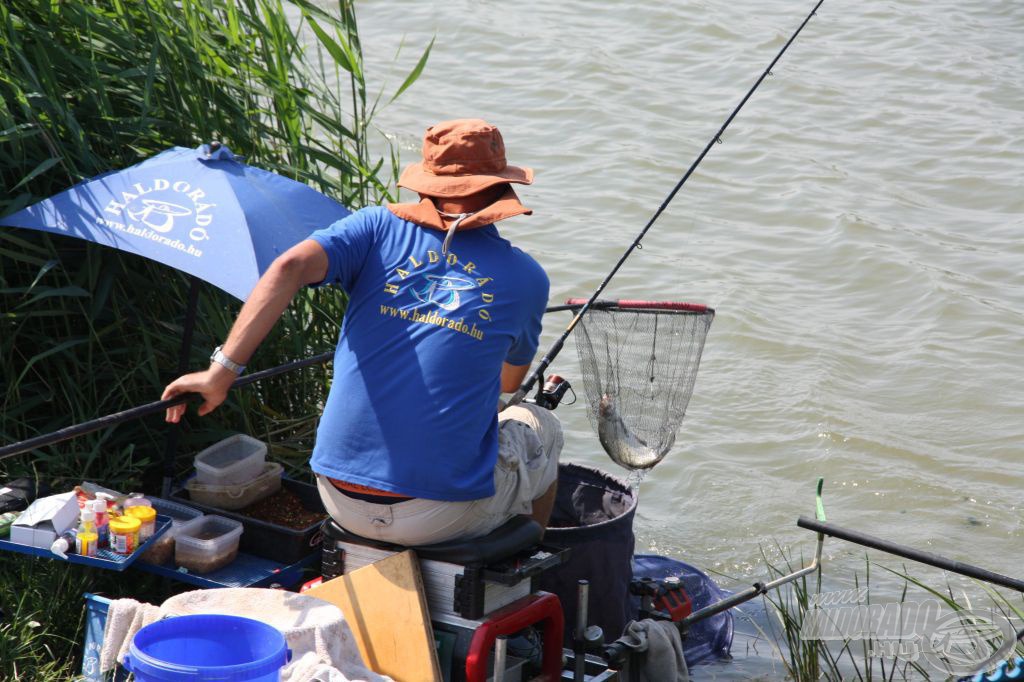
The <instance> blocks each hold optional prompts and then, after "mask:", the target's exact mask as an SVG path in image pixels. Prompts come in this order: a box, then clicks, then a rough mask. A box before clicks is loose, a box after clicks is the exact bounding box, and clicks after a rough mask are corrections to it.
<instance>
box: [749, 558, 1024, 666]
mask: <svg viewBox="0 0 1024 682" xmlns="http://www.w3.org/2000/svg"><path fill="white" fill-rule="evenodd" d="M780 554H782V557H783V558H782V561H781V562H780V563H779V564H775V563H772V561H771V560H769V559H768V557H767V556H765V561H766V563H767V565H768V566H769V570H770V572H771V574H772V576H773V577H777V576H781V575H783V574H785V573H789V572H791V571H792V570H794V566H793V565H792V564H791V562H790V561H789V559H788V558H787V557H786V556H785V555H784V553H782V552H781V550H780ZM872 567H875V568H881V569H882V570H883V571H885V572H886V573H887V574H890V575H892V576H894V577H895V578H896V579H897V583H895V585H894V584H893V583H892V582H889V581H885V583H884V585H883V587H881V588H880V589H881V590H882V592H883V593H884V594H886V595H893V594H894V589H895V590H897V591H898V592H897V595H898V596H897V597H896V599H895V602H896V603H898V604H901V605H903V604H910V603H912V602H919V601H921V600H922V599H929V598H932V597H933V598H935V599H937V600H938V601H939V602H941V603H942V604H944V606H945V607H947V608H948V609H949V610H950V613H951V614H952V613H962V612H964V611H965V610H967V609H971V608H973V607H974V606H975V605H972V603H971V600H970V598H969V597H968V595H967V594H966V593H961V594H959V596H958V595H957V594H956V593H955V592H954V590H953V588H952V587H951V586H950V585H949V583H948V582H947V583H946V584H945V585H944V586H943V587H941V588H940V587H935V586H934V585H932V584H929V582H926V581H925V580H923V579H921V578H917V577H914V576H913V575H912V574H911V573H910V572H909V571H908V570H907V569H906V568H905V567H904V568H903V570H900V571H898V570H894V569H892V568H888V567H886V566H884V565H881V564H878V563H876V562H872V561H870V560H869V559H867V558H865V561H864V574H863V576H861V575H859V574H856V573H855V574H854V576H853V592H855V593H857V595H858V597H857V599H856V601H852V602H850V603H849V604H847V605H846V606H848V607H854V606H867V605H869V604H871V603H872V591H873V590H875V589H878V588H873V587H872ZM883 575H884V574H883ZM815 576H816V577H815V578H814V579H813V580H808V579H807V577H804V578H801V579H800V580H798V581H796V582H794V583H791V584H790V585H786V586H783V587H781V588H779V589H778V590H776V591H775V592H773V593H769V594H768V595H766V596H765V601H766V602H767V604H768V606H769V607H770V610H771V612H772V613H773V614H774V615H775V617H776V621H777V625H775V624H771V625H770V627H769V630H770V632H768V633H764V634H765V635H766V636H768V637H770V638H771V639H772V640H773V641H774V642H775V643H776V646H777V648H778V652H779V655H780V657H781V659H782V663H783V666H784V668H785V669H786V673H787V677H788V678H789V679H793V680H799V681H804V680H822V679H824V680H859V681H861V682H869V681H871V680H881V681H883V682H889V681H891V680H928V679H947V676H946V675H945V674H943V673H941V672H940V671H939V670H938V669H937V668H935V667H932V666H930V665H926V664H925V663H924V662H923V661H916V660H909V658H911V656H906V657H902V658H898V659H895V660H894V659H893V658H891V657H889V658H883V657H877V656H875V655H873V653H872V651H873V650H874V649H876V648H882V649H883V650H884V649H885V642H883V641H882V640H879V639H876V638H875V637H873V636H868V637H865V638H863V639H846V640H843V641H832V642H827V641H822V640H813V639H804V638H803V637H802V636H801V629H802V627H803V625H804V622H805V619H806V616H807V613H808V611H809V610H810V609H812V608H814V606H813V604H812V597H813V595H816V594H821V593H822V584H821V571H820V570H819V571H818V572H817V573H816V574H815ZM876 583H877V580H876ZM975 584H976V585H977V588H978V590H979V593H983V594H984V595H985V597H986V601H987V604H986V605H985V608H993V609H995V610H997V611H998V612H1000V613H1001V614H1002V615H1003V616H1004V617H1006V618H1007V619H1008V620H1009V621H1010V622H1011V624H1016V627H1017V628H1019V627H1020V624H1021V623H1022V622H1024V600H1022V598H1021V596H1020V595H1014V596H1007V595H1006V594H1004V593H1003V592H1001V591H999V590H996V589H995V588H993V587H991V586H989V585H987V584H985V583H980V582H978V583H975ZM885 601H892V599H891V598H889V599H886V600H885ZM964 622H969V621H967V620H965V621H964ZM904 625H905V626H906V627H913V626H914V625H915V624H914V623H904ZM918 625H919V624H918ZM880 634H884V635H886V636H887V639H888V643H889V644H890V645H891V644H892V643H893V640H892V639H891V637H892V635H893V634H894V633H892V632H887V633H880ZM910 635H911V633H909V632H908V633H906V636H907V637H910ZM1013 655H1018V656H1020V655H1024V644H1022V643H1020V642H1018V643H1017V645H1016V647H1015V653H1014V654H1009V655H1008V656H1007V658H1012V657H1013Z"/></svg>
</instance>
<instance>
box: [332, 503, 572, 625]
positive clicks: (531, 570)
mask: <svg viewBox="0 0 1024 682" xmlns="http://www.w3.org/2000/svg"><path fill="white" fill-rule="evenodd" d="M543 531H544V529H543V528H542V527H541V526H540V524H538V523H537V522H536V521H533V520H532V519H530V518H528V517H525V516H517V517H514V518H513V519H512V520H511V521H508V522H507V523H506V524H505V525H503V526H501V527H500V528H498V529H497V530H494V531H492V532H491V533H490V534H488V535H485V536H484V537H481V538H473V539H472V540H456V541H450V542H443V543H439V544H435V545H424V546H419V547H403V546H400V545H393V544H390V543H386V542H381V541H378V540H372V539H370V538H364V537H361V536H359V535H355V534H354V533H350V532H348V531H347V530H345V529H344V528H342V527H341V526H339V525H338V524H337V523H336V522H335V521H334V520H333V519H331V518H328V519H327V520H326V521H324V524H323V538H324V543H323V554H322V564H321V569H322V573H323V580H325V581H326V580H330V579H332V578H336V577H338V576H339V575H343V574H345V573H348V572H351V571H354V570H356V569H358V568H362V567H363V566H366V565H368V564H372V563H373V562H375V561H379V560H381V559H384V558H386V557H389V556H391V555H393V554H396V553H398V552H402V551H405V550H407V549H412V550H413V551H414V552H415V553H416V557H417V558H418V559H419V564H420V573H421V574H422V576H423V585H424V588H425V590H426V593H427V605H428V607H429V609H430V615H431V617H432V618H433V619H434V620H441V621H446V620H448V621H455V622H458V621H459V619H477V618H480V617H482V616H485V615H486V614H488V613H491V612H492V611H495V610H497V609H500V608H501V607H503V606H506V605H508V604H511V603H512V602H515V601H516V600H518V599H521V598H523V597H526V596H528V595H529V594H530V593H531V592H532V591H533V578H535V577H536V576H538V575H540V574H541V573H543V572H544V571H546V570H548V569H549V568H554V567H555V566H558V565H560V564H561V563H563V562H564V561H565V559H566V557H567V555H568V551H567V550H563V549H560V548H555V547H548V546H542V545H540V544H539V542H540V539H541V537H542V535H543Z"/></svg>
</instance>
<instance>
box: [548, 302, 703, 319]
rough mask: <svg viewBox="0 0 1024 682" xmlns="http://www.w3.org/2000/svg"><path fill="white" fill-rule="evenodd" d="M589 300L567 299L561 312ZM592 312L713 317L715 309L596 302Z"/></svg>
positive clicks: (698, 305)
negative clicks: (616, 311) (624, 311)
mask: <svg viewBox="0 0 1024 682" xmlns="http://www.w3.org/2000/svg"><path fill="white" fill-rule="evenodd" d="M588 300H589V299H585V298H569V299H566V301H565V306H564V307H560V308H561V309H563V310H577V309H579V308H582V307H583V306H584V305H586V304H587V301H588ZM590 308H591V309H592V310H628V311H630V312H638V313H644V312H648V313H676V314H684V315H706V314H710V315H714V314H715V309H714V308H710V307H708V306H706V305H704V304H703V303H689V302H685V301H640V300H629V299H619V300H597V301H594V302H593V303H591V304H590Z"/></svg>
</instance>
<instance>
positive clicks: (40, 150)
mask: <svg viewBox="0 0 1024 682" xmlns="http://www.w3.org/2000/svg"><path fill="white" fill-rule="evenodd" d="M314 20H315V21H314ZM310 29H312V31H313V32H316V31H317V30H318V29H319V31H320V33H323V34H324V35H325V36H326V37H328V38H330V40H329V41H324V40H323V39H322V38H321V37H320V35H319V34H318V35H317V36H316V38H317V39H316V40H315V41H310V40H309V38H310V36H309V33H310ZM426 56H427V53H426V52H425V53H424V57H423V58H422V59H421V60H420V62H421V63H423V62H425V61H426ZM341 70H344V71H345V72H346V73H347V74H348V79H347V82H345V81H339V79H338V78H337V74H338V72H339V71H341ZM421 71H422V67H421V66H420V65H418V69H417V70H416V72H415V74H410V77H411V78H406V79H405V82H404V83H403V87H402V89H403V90H404V89H405V88H407V87H408V84H411V82H412V81H414V80H415V77H418V76H419V74H420V72H421ZM412 76H415V77H412ZM365 93H366V82H365V73H364V71H363V58H362V52H361V44H360V41H359V38H358V29H357V26H356V23H355V12H354V8H353V5H352V3H351V2H349V1H348V0H342V1H341V2H339V4H338V5H336V6H335V7H325V6H319V5H317V6H314V5H313V4H312V3H310V2H307V1H306V0H296V1H294V2H292V1H285V0H147V1H146V2H124V1H123V0H81V1H79V2H52V1H51V0H6V1H5V2H3V3H0V216H4V215H7V214H10V213H12V212H14V211H17V210H20V209H21V208H23V207H24V206H27V205H29V204H31V203H33V202H35V201H38V200H40V199H43V198H45V197H48V196H51V195H53V194H56V193H57V192H60V191H61V190H64V189H66V188H67V187H69V186H70V185H72V184H74V183H76V182H79V181H82V180H84V179H87V178H91V177H93V176H95V175H98V174H100V173H103V172H107V171H110V170H114V169H118V168H123V167H126V166H129V165H131V164H134V163H137V162H139V161H141V160H143V159H145V158H147V157H149V156H151V155H153V154H155V153H158V152H160V151H162V150H164V149H166V148H168V147H171V146H173V145H180V146H185V147H195V146H196V145H198V144H199V143H201V142H205V141H209V140H211V139H219V140H221V141H222V142H224V143H225V144H227V145H228V146H230V147H231V149H232V150H233V151H235V152H236V153H238V154H242V155H244V156H245V157H246V161H247V162H248V163H250V164H252V165H255V166H259V167H262V168H264V169H267V170H270V171H273V172H277V173H280V174H282V175H285V176H287V177H291V178H294V179H297V180H300V181H303V182H307V183H308V184H310V185H311V186H313V187H314V188H316V189H317V190H319V191H322V192H324V193H326V194H328V195H330V196H332V197H334V198H335V199H337V200H338V201H340V202H342V203H343V204H345V205H347V206H350V207H352V208H358V207H360V206H363V205H368V204H376V203H379V202H381V201H383V200H386V199H390V198H392V195H391V192H392V189H391V188H392V187H393V182H394V177H393V176H391V177H387V176H385V175H383V174H382V171H381V169H382V168H383V165H382V162H383V161H384V159H376V158H371V157H370V156H369V152H368V151H367V150H368V149H369V145H368V144H367V140H366V136H367V134H368V132H369V131H372V130H373V127H372V125H371V121H372V116H373V112H372V111H368V110H367V108H366V95H365ZM390 154H391V155H392V156H393V155H394V152H393V151H392V152H390ZM2 223H3V220H2V218H0V225H2ZM188 288H189V280H188V278H187V277H186V276H185V275H183V274H182V273H179V272H175V271H173V270H171V269H169V268H167V267H165V266H163V265H160V264H158V263H155V262H152V261H149V260H146V259H143V258H139V257H136V256H132V255H130V254H125V253H121V252H118V251H115V250H111V249H108V248H106V247H101V246H96V245H94V244H90V243H86V242H84V241H80V240H77V239H73V238H66V237H58V236H55V235H49V234H45V233H40V232H34V231H29V230H21V229H16V228H9V227H0V442H2V443H4V444H8V443H12V442H16V441H20V440H24V439H27V438H30V437H33V436H37V435H40V434H44V433H47V432H50V431H53V430H56V429H59V428H62V427H66V426H69V425H71V424H75V423H80V422H84V421H88V420H90V419H93V418H95V417H98V416H101V415H104V414H109V413H112V412H117V411H120V410H124V409H127V408H129V407H133V406H136V405H140V404H143V403H148V402H151V401H153V400H156V399H158V398H159V396H160V392H161V390H162V388H163V386H164V384H165V383H166V382H168V381H169V380H171V379H173V378H174V377H175V376H176V375H177V374H178V362H179V353H180V349H181V337H182V334H183V321H184V313H185V307H186V305H185V302H186V300H187V298H186V297H187V292H188ZM345 303H346V301H345V298H344V296H343V295H342V294H341V292H339V291H336V290H333V289H330V288H328V289H323V290H315V291H314V290H309V291H303V292H302V293H301V294H300V295H299V297H298V298H297V300H296V302H295V304H294V305H293V306H292V307H291V308H290V309H289V310H288V311H287V312H286V313H285V315H284V316H283V317H282V320H281V322H280V323H279V324H278V325H277V326H276V327H275V329H274V331H273V332H272V333H271V335H270V336H269V337H268V339H267V340H266V342H265V343H264V344H263V345H262V346H261V348H260V351H259V352H258V353H257V355H256V356H255V357H254V358H253V359H252V360H251V362H250V366H251V367H252V368H253V369H257V370H258V369H262V368H267V367H271V366H274V365H278V364H281V363H282V362H285V361H288V360H291V359H296V358H300V357H306V356H309V355H311V354H313V353H317V352H323V351H324V350H328V349H330V348H331V347H333V345H334V343H335V341H336V339H337V334H338V329H339V325H340V322H341V318H342V315H343V314H344V310H345ZM239 305H240V304H239V302H238V301H236V300H234V299H232V298H231V297H229V296H228V295H226V294H224V293H223V292H221V291H219V290H217V289H215V288H214V287H212V286H207V285H202V286H201V287H200V297H199V305H198V310H199V314H198V321H197V328H196V330H195V335H194V339H193V343H192V347H191V348H190V349H188V352H187V355H188V357H187V364H188V366H189V367H191V368H199V367H202V366H205V365H206V364H207V362H208V361H207V358H208V356H209V353H210V350H211V349H212V348H213V347H214V346H216V345H217V344H219V343H221V342H222V341H223V339H224V338H225V336H226V334H227V331H228V328H229V326H230V324H231V322H232V321H233V319H234V315H235V314H236V313H237V311H238V308H239ZM330 378H331V368H330V366H325V367H316V368H310V369H306V370H302V371H300V372H295V373H293V374H291V375H287V376H284V377H279V378H276V379H272V380H268V381H265V382H263V383H260V384H258V385H255V386H253V387H252V388H251V389H246V390H243V391H236V392H233V394H232V395H231V396H230V398H229V401H228V402H227V403H226V404H225V406H224V407H223V408H222V409H221V410H219V411H218V412H217V413H216V416H214V417H207V418H205V419H202V420H199V419H197V418H195V417H194V416H191V415H190V416H189V417H188V418H187V419H186V421H185V423H184V425H183V428H182V430H181V445H180V451H181V457H179V460H178V463H177V466H176V469H175V470H176V473H183V472H185V471H186V470H187V469H188V468H189V467H190V461H191V454H192V453H194V452H195V451H197V450H198V449H201V448H202V447H205V446H206V445H209V444H210V443H212V442H215V441H216V440H218V439H219V438H221V437H224V436H225V435H228V434H230V433H233V432H238V431H242V432H246V433H250V434H252V435H254V436H255V437H257V438H261V439H264V440H267V441H269V442H270V445H271V457H272V458H276V459H279V460H280V461H282V462H283V463H284V464H285V466H286V468H287V471H288V473H289V474H290V475H292V476H296V477H299V476H308V466H307V464H306V463H307V460H308V457H309V453H310V450H311V446H312V441H313V437H314V434H315V426H316V420H317V417H318V415H319V412H320V409H321V407H322V405H323V403H324V402H325V400H326V395H327V387H328V385H329V382H330ZM166 433H167V430H166V428H165V425H164V424H163V422H162V420H160V419H159V417H152V418H149V419H144V420H138V421H135V422H130V423H124V424H121V425H119V426H117V427H116V428H113V429H107V430H104V431H101V432H97V433H93V434H90V435H88V436H84V437H81V438H78V439H75V440H71V441H65V442H63V443H59V444H56V445H54V446H51V447H47V448H42V449H39V450H37V451H34V452H32V453H26V454H24V455H20V456H17V457H13V458H9V459H6V460H3V461H0V482H2V481H4V480H8V479H10V478H14V477H16V476H20V475H30V476H32V475H36V473H37V472H41V473H43V474H44V475H45V477H46V478H48V479H51V480H54V481H55V482H57V483H58V484H61V483H65V484H72V483H77V482H80V481H81V480H82V479H83V478H85V477H89V478H90V479H92V480H96V481H100V482H103V483H104V484H106V485H108V486H110V487H113V488H120V489H124V490H138V489H144V490H145V491H146V492H149V493H153V492H156V491H157V490H159V479H160V475H161V473H162V467H161V466H160V460H161V457H162V453H163V446H164V439H165V437H166ZM20 561H23V560H22V559H19V558H16V557H13V558H9V557H0V563H2V566H0V570H3V574H4V576H5V579H4V580H3V581H0V583H4V584H5V585H10V584H11V581H9V580H8V579H7V576H9V575H10V576H12V577H14V576H16V573H17V572H14V571H11V570H9V569H11V568H12V567H14V566H21V567H23V566H25V564H23V563H19V562H20ZM46 563H47V562H41V561H33V562H31V564H30V565H31V566H38V565H41V564H46ZM56 568H61V569H62V570H64V569H66V567H56ZM19 570H20V569H19ZM17 575H19V576H21V577H22V578H24V580H26V581H27V583H25V584H22V585H18V586H17V589H20V590H22V591H24V592H26V593H28V594H33V595H36V594H38V595H44V594H46V590H51V589H52V590H55V591H56V593H57V594H58V597H59V599H58V601H57V603H58V604H60V605H62V606H63V605H65V603H71V602H74V603H75V604H76V606H75V608H74V613H75V614H78V613H80V603H81V602H80V595H81V586H82V585H81V583H80V582H79V583H75V584H74V585H72V584H71V582H68V581H67V580H63V579H62V580H61V581H58V584H57V585H55V586H54V585H47V586H46V590H42V589H38V588H39V587H40V584H41V583H40V582H39V581H42V580H51V579H53V578H54V575H56V573H55V572H49V571H48V569H47V570H43V569H41V568H40V569H38V570H36V569H33V570H32V571H28V573H27V574H26V575H21V574H20V573H17ZM75 575H77V576H79V577H81V576H83V575H86V574H82V573H75ZM88 576H89V577H90V579H96V576H95V575H94V574H92V573H89V574H88ZM67 589H74V590H77V592H76V593H75V594H73V595H69V594H67V593H65V592H64V591H63V590H67ZM13 591H14V588H13V587H12V588H11V589H10V590H5V589H4V588H3V586H0V605H2V606H4V607H8V606H9V604H8V602H7V601H4V600H5V599H7V598H8V597H10V595H11V594H12V593H13ZM51 596H52V595H51ZM36 598H37V597H32V598H31V599H36ZM31 599H30V602H28V603H25V604H21V605H19V606H18V607H17V609H15V611H14V612H15V613H17V614H21V615H24V616H25V617H26V618H29V617H31V618H37V617H36V616H35V615H34V614H36V613H44V612H46V611H47V609H48V608H49V607H48V606H47V604H46V602H45V601H42V599H43V597H42V596H39V597H38V599H39V600H40V601H37V602H32V601H31ZM8 612H9V613H10V612H11V611H10V610H9V611H8ZM37 619H38V618H37ZM64 620H65V621H68V622H63V621H62V622H61V623H59V624H55V625H54V627H55V628H56V629H57V630H59V631H60V634H59V636H54V637H50V636H49V634H46V635H45V636H42V635H39V636H34V637H33V636H32V633H26V632H25V631H24V630H23V629H20V630H18V631H17V632H14V631H12V630H11V628H9V627H8V628H7V629H4V630H2V631H0V679H58V678H59V679H66V678H67V677H69V676H71V674H72V673H73V670H72V665H73V652H72V651H71V648H72V647H71V642H72V640H76V639H78V638H79V637H80V634H81V633H80V630H79V629H77V628H78V626H79V624H77V623H74V622H71V621H74V619H73V618H71V619H67V618H65V619H64ZM4 622H5V623H6V622H7V621H4ZM45 632H49V630H45ZM37 635H38V633H37ZM26 638H28V639H26ZM79 641H80V640H79ZM47 652H49V653H47ZM51 654H52V655H51ZM12 655H13V656H14V658H13V659H12ZM18 658H20V659H21V663H20V664H18V665H19V666H20V667H18V668H17V669H16V668H15V667H14V666H15V663H12V661H13V660H16V659H18ZM26 661H27V664H26ZM43 661H49V662H50V663H48V664H47V665H46V666H43V665H42V662H43ZM25 665H28V667H29V669H33V666H34V669H35V670H37V671H39V672H38V677H37V676H36V674H35V673H31V674H30V673H26V672H25ZM51 673H53V674H52V675H51Z"/></svg>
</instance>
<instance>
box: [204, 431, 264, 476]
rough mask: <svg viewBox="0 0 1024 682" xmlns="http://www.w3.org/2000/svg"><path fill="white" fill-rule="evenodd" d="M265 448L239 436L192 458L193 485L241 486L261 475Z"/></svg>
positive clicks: (243, 436) (248, 437)
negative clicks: (194, 483) (193, 465)
mask: <svg viewBox="0 0 1024 682" xmlns="http://www.w3.org/2000/svg"><path fill="white" fill-rule="evenodd" d="M266 460H267V445H266V443H263V442H262V441H258V440H256V439H255V438H252V437H251V436H246V435H245V434H242V433H239V434H236V435H234V436H231V437H230V438H225V439H224V440H222V441H220V442H218V443H214V444H213V445H211V446H210V447H208V448H206V449H205V450H203V451H202V452H200V453H199V454H197V455H196V456H195V459H194V460H193V461H194V464H195V467H196V481H197V482H198V483H201V484H203V485H240V484H244V483H248V482H250V481H252V480H253V479H254V478H256V477H257V476H259V475H260V474H261V473H263V464H264V463H265V462H266Z"/></svg>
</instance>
